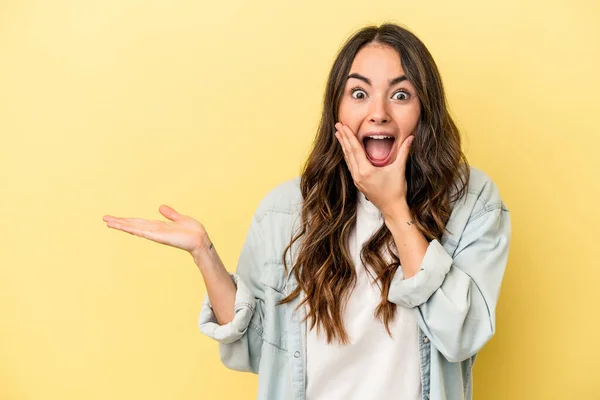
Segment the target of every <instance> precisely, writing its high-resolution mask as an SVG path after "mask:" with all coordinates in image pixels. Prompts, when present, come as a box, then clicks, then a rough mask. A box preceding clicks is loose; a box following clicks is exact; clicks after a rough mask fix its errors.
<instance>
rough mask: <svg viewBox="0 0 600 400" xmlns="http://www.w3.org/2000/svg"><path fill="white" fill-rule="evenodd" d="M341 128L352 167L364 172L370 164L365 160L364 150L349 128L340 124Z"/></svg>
mask: <svg viewBox="0 0 600 400" xmlns="http://www.w3.org/2000/svg"><path fill="white" fill-rule="evenodd" d="M341 126H342V130H343V131H344V132H345V138H346V144H347V146H348V147H349V149H350V151H349V157H350V159H351V161H352V162H353V163H354V166H355V168H357V170H359V171H366V170H367V169H369V168H370V167H371V163H370V162H369V160H368V159H367V155H366V153H365V150H364V148H363V147H362V145H361V144H360V142H359V141H358V138H357V137H356V135H355V134H354V132H353V131H352V129H350V127H349V126H346V125H343V124H341Z"/></svg>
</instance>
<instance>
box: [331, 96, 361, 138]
mask: <svg viewBox="0 0 600 400" xmlns="http://www.w3.org/2000/svg"><path fill="white" fill-rule="evenodd" d="M361 110H362V109H361V108H360V107H359V106H357V105H353V104H351V103H349V102H344V101H342V102H341V103H340V108H339V111H338V118H339V120H340V122H341V123H342V124H344V125H347V126H349V127H350V129H352V130H353V131H354V132H356V130H357V129H358V127H359V126H360V121H362V120H363V119H364V117H365V116H364V112H363V111H361Z"/></svg>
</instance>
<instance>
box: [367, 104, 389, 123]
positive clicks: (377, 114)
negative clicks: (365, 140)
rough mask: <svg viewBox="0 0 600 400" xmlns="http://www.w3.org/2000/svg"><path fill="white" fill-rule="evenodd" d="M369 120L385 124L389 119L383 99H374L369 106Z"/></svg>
mask: <svg viewBox="0 0 600 400" xmlns="http://www.w3.org/2000/svg"><path fill="white" fill-rule="evenodd" d="M369 121H370V122H372V123H374V124H385V123H387V122H389V121H390V115H389V113H388V110H387V104H386V102H385V100H381V99H374V100H373V101H372V102H371V105H370V107H369Z"/></svg>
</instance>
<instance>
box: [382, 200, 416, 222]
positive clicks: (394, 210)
mask: <svg viewBox="0 0 600 400" xmlns="http://www.w3.org/2000/svg"><path fill="white" fill-rule="evenodd" d="M382 214H383V218H384V221H385V224H386V225H387V226H388V228H390V229H391V228H392V227H394V228H411V227H413V225H415V220H414V218H413V214H412V212H411V211H410V207H409V206H408V202H407V201H406V199H405V198H403V199H401V200H399V201H398V202H396V204H394V205H393V206H392V207H390V208H389V209H388V210H386V212H385V213H382Z"/></svg>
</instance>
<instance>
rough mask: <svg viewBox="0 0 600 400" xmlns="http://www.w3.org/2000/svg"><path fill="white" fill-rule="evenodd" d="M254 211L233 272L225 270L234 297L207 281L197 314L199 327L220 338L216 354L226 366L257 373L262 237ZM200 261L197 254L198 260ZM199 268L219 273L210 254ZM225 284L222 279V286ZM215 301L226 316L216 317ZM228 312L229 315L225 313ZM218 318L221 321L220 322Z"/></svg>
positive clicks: (259, 353)
mask: <svg viewBox="0 0 600 400" xmlns="http://www.w3.org/2000/svg"><path fill="white" fill-rule="evenodd" d="M257 213H258V211H257ZM257 213H255V215H254V217H253V218H252V222H251V224H250V229H249V231H248V234H247V236H246V240H245V241H244V245H243V247H242V251H241V253H240V257H239V259H238V263H237V270H236V273H235V274H232V273H227V274H228V279H229V280H230V281H231V284H232V285H233V286H234V287H235V288H236V290H235V291H234V298H233V301H232V300H231V297H229V296H230V295H231V292H227V293H226V294H223V293H219V290H220V288H219V285H215V286H213V288H212V289H214V290H213V291H214V293H213V291H209V290H208V285H207V295H206V297H205V298H204V301H203V303H202V309H201V311H200V316H199V318H198V326H199V327H200V330H201V331H202V332H203V333H204V334H206V335H207V336H209V337H211V338H213V339H215V340H217V341H218V342H219V356H220V358H221V361H222V362H223V364H224V365H225V366H226V367H227V368H230V369H234V370H237V371H247V372H254V373H258V365H259V362H260V357H261V349H262V321H263V315H264V313H263V304H264V290H263V287H262V284H261V283H260V276H261V268H262V261H261V256H260V255H261V252H260V251H259V249H258V246H261V243H262V241H263V240H262V232H261V229H260V224H259V222H258V219H257ZM202 261H203V260H202V257H200V264H202ZM218 262H220V260H219V261H218ZM211 263H212V264H211ZM211 265H212V267H211ZM202 268H206V269H207V270H208V271H207V273H208V274H209V275H210V274H214V275H219V274H220V272H218V268H219V267H218V264H217V261H216V258H213V259H211V258H210V256H209V257H208V258H207V263H206V264H205V266H204V267H202ZM211 268H214V269H215V270H211ZM219 278H220V276H219ZM228 286H229V285H228V284H225V283H222V287H225V288H227V287H228ZM225 290H229V289H225ZM217 304H219V305H220V306H221V307H224V308H223V310H221V311H223V314H225V316H219V317H218V318H217V312H216V311H215V309H216V307H217ZM228 312H229V313H230V314H229V315H230V316H231V318H229V317H228V316H227V313H228ZM221 318H223V320H222V321H223V323H220V322H219V321H221ZM226 321H227V322H226Z"/></svg>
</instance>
